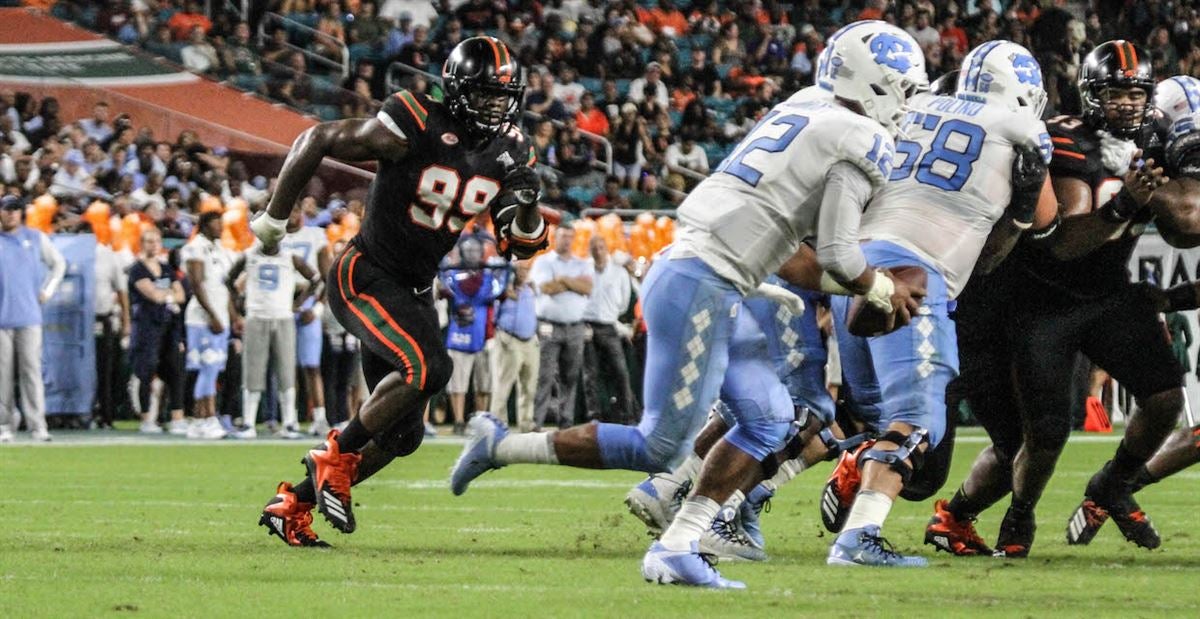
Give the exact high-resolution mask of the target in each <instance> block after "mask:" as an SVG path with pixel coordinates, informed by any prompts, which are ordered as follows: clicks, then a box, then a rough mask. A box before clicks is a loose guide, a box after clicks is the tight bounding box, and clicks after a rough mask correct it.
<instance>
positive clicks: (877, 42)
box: [871, 32, 913, 73]
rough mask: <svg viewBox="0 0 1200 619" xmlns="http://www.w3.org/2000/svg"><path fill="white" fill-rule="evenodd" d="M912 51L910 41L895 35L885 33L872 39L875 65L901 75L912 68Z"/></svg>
mask: <svg viewBox="0 0 1200 619" xmlns="http://www.w3.org/2000/svg"><path fill="white" fill-rule="evenodd" d="M912 51H913V50H912V45H910V44H909V43H908V41H905V40H904V39H902V38H900V37H898V36H896V35H894V34H889V33H887V32H883V33H880V34H878V35H876V36H875V38H873V39H871V53H873V54H875V63H876V64H881V65H883V66H885V67H891V68H893V69H895V70H897V71H899V72H901V73H907V72H908V70H909V69H911V68H912Z"/></svg>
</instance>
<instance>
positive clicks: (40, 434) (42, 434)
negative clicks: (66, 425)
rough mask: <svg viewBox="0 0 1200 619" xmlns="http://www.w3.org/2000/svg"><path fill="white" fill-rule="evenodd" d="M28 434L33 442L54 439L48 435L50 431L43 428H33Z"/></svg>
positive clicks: (44, 441) (46, 441) (47, 441)
mask: <svg viewBox="0 0 1200 619" xmlns="http://www.w3.org/2000/svg"><path fill="white" fill-rule="evenodd" d="M29 435H30V437H32V438H33V440H34V441H35V442H38V443H49V442H50V441H52V440H54V437H53V436H50V433H49V432H47V431H45V430H34V431H33V432H30V433H29Z"/></svg>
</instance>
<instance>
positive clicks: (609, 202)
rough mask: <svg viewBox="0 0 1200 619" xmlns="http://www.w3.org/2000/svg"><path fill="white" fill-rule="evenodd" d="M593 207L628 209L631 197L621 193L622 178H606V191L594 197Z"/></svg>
mask: <svg viewBox="0 0 1200 619" xmlns="http://www.w3.org/2000/svg"><path fill="white" fill-rule="evenodd" d="M592 208H608V209H628V208H633V207H632V206H630V205H629V199H628V198H626V197H625V195H624V194H622V193H621V179H619V178H617V177H615V176H609V177H608V178H606V179H604V193H601V194H599V195H597V196H596V197H595V198H592Z"/></svg>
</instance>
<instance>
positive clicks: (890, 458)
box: [858, 428, 927, 485]
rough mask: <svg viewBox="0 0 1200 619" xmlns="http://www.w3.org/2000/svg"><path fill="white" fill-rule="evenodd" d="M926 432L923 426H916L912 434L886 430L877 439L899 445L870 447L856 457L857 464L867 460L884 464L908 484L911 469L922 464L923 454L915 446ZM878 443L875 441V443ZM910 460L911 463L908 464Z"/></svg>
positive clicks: (922, 440)
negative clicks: (893, 447) (887, 447)
mask: <svg viewBox="0 0 1200 619" xmlns="http://www.w3.org/2000/svg"><path fill="white" fill-rule="evenodd" d="M926 434H927V432H926V430H925V429H923V428H917V429H916V430H914V431H913V433H912V434H908V435H905V434H904V433H903V432H897V431H895V430H892V431H890V432H887V433H885V434H884V435H883V436H880V437H879V440H880V441H888V442H890V443H896V444H897V445H899V447H897V448H895V449H884V448H880V447H878V446H876V447H872V448H871V449H868V450H866V451H864V452H863V454H862V455H861V456H859V457H858V459H859V465H860V466H861V465H862V463H863V462H865V461H867V460H874V461H876V462H881V463H883V464H886V465H887V466H889V467H891V469H892V470H893V471H896V472H897V473H899V474H900V478H901V480H903V482H904V484H905V485H908V481H909V479H911V478H912V474H913V471H914V470H915V469H919V468H921V465H922V464H924V459H925V458H924V454H922V453H921V452H920V450H918V449H917V448H918V447H920V445H921V443H922V442H924V441H925V438H926ZM878 444H879V443H878V442H877V443H876V445H878ZM910 461H911V462H912V464H909V462H910Z"/></svg>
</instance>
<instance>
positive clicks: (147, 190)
mask: <svg viewBox="0 0 1200 619" xmlns="http://www.w3.org/2000/svg"><path fill="white" fill-rule="evenodd" d="M162 186H163V176H162V174H160V173H158V172H151V173H150V174H148V175H147V176H146V184H145V185H142V186H141V187H138V188H137V189H134V190H133V193H130V194H129V199H130V200H132V201H133V205H134V207H136V208H137V209H138V210H145V209H146V208H148V207H150V206H156V207H158V208H160V209H165V208H166V207H167V201H166V199H165V198H163V195H162Z"/></svg>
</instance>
